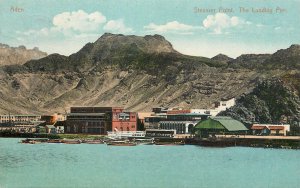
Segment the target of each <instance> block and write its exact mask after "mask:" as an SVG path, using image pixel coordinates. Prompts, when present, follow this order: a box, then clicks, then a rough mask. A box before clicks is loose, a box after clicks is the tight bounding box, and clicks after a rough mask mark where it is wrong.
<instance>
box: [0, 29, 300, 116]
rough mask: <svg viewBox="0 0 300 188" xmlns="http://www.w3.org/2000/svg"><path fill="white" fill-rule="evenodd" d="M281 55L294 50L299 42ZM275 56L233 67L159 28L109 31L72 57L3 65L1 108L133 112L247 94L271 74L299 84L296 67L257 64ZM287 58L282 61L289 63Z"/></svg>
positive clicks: (55, 56) (208, 103)
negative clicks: (187, 50)
mask: <svg viewBox="0 0 300 188" xmlns="http://www.w3.org/2000/svg"><path fill="white" fill-rule="evenodd" d="M157 45H159V46H160V47H159V48H155V47H156V46H157ZM289 50H292V51H293V52H292V53H289ZM284 54H293V55H286V56H287V57H292V58H294V57H298V55H299V54H298V48H297V46H296V48H295V47H293V48H292V49H285V50H284ZM272 55H273V54H270V55H266V57H264V56H263V57H262V59H263V60H262V59H260V58H261V57H259V55H254V56H253V57H252V56H251V57H249V58H250V60H251V61H250V60H249V58H248V57H247V55H246V57H247V58H248V59H247V58H244V59H246V60H244V61H245V64H243V63H241V65H239V66H237V67H234V66H232V64H234V63H232V64H230V63H229V62H230V61H229V62H227V61H226V62H224V61H222V62H220V61H218V60H216V59H210V58H205V57H196V56H188V55H184V54H181V53H179V52H177V51H175V50H174V49H173V47H172V45H171V43H170V42H169V41H167V40H166V39H165V38H164V37H162V36H159V35H151V36H150V35H148V36H144V37H141V36H126V35H114V34H108V33H107V34H105V35H104V36H101V37H100V38H99V39H98V40H96V41H95V42H94V43H88V44H86V45H85V46H83V47H82V48H81V49H80V50H79V51H78V52H76V53H74V54H72V55H70V56H63V55H60V54H50V55H49V56H47V57H44V58H41V59H39V60H30V61H28V62H26V63H25V64H24V65H14V66H5V67H1V68H0V72H1V74H0V82H1V83H2V90H1V91H0V113H8V112H11V113H53V112H65V111H66V110H68V108H69V107H70V106H75V105H80V106H123V107H125V108H126V109H128V110H133V111H148V110H151V108H152V107H155V106H166V107H174V106H181V107H183V108H211V107H213V104H214V102H216V101H219V100H221V99H222V98H232V97H235V98H237V99H239V98H240V97H241V96H243V95H246V94H248V93H251V92H252V91H253V89H255V87H256V85H257V83H258V82H260V81H261V80H266V79H269V78H272V77H276V78H281V79H284V80H285V81H286V82H287V83H293V85H295V88H296V89H297V86H296V85H297V83H299V81H298V80H299V76H297V75H298V73H299V69H296V68H292V69H290V70H285V69H282V70H281V69H277V68H276V66H275V65H276V62H274V59H273V60H272V61H270V62H267V64H270V65H272V66H271V67H270V68H268V67H267V68H268V69H267V71H266V69H265V70H263V69H260V68H259V66H258V65H260V64H265V61H266V58H267V59H271V56H272ZM223 57H224V56H223ZM242 57H243V56H242ZM244 57H245V55H244ZM251 58H252V59H251ZM274 58H276V55H275V56H274ZM287 59H288V60H287V61H286V62H285V66H289V64H290V63H289V58H287ZM231 61H234V60H231ZM293 63H294V62H292V64H293ZM247 64H250V65H251V66H250V67H249V66H246V65H247ZM273 64H274V65H273ZM252 65H253V66H252ZM273 66H274V67H273ZM297 95H298V94H297Z"/></svg>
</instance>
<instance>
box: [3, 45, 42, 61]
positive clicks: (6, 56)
mask: <svg viewBox="0 0 300 188" xmlns="http://www.w3.org/2000/svg"><path fill="white" fill-rule="evenodd" d="M46 56H47V53H45V52H42V51H40V50H39V49H38V48H33V49H26V47H25V46H19V47H10V46H8V45H6V44H1V43H0V66H3V65H22V64H24V63H26V62H27V61H29V60H32V59H40V58H42V57H46Z"/></svg>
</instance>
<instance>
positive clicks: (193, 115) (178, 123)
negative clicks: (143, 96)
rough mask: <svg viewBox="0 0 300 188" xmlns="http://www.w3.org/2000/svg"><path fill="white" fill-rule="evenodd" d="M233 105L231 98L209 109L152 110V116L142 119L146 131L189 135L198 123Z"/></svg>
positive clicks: (233, 99)
mask: <svg viewBox="0 0 300 188" xmlns="http://www.w3.org/2000/svg"><path fill="white" fill-rule="evenodd" d="M234 105H235V98H231V99H222V100H221V101H219V102H216V103H215V104H214V107H213V108H211V109H183V108H164V107H158V108H153V109H152V114H151V115H150V116H148V117H144V119H145V120H144V121H145V122H144V126H145V129H146V130H147V129H168V130H171V129H174V130H176V132H177V134H190V133H191V131H192V128H193V127H194V126H195V125H196V124H197V123H198V122H199V121H201V120H204V119H207V117H209V116H216V115H217V114H219V113H220V112H222V111H224V110H226V109H227V108H230V107H232V106H234Z"/></svg>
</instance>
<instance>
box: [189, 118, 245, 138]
mask: <svg viewBox="0 0 300 188" xmlns="http://www.w3.org/2000/svg"><path fill="white" fill-rule="evenodd" d="M194 130H195V135H196V136H197V137H203V138H205V137H209V136H213V135H216V134H245V133H246V131H247V130H248V129H247V128H246V127H245V125H244V124H243V123H242V122H240V121H237V120H235V119H232V118H231V117H225V116H216V117H210V118H208V119H207V120H204V121H201V122H199V123H197V125H196V126H195V128H194Z"/></svg>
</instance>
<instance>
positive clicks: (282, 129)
mask: <svg viewBox="0 0 300 188" xmlns="http://www.w3.org/2000/svg"><path fill="white" fill-rule="evenodd" d="M251 130H252V134H253V135H276V136H279V135H282V136H286V135H287V133H288V132H289V131H290V125H289V124H279V125H276V124H253V125H252V127H251Z"/></svg>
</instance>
